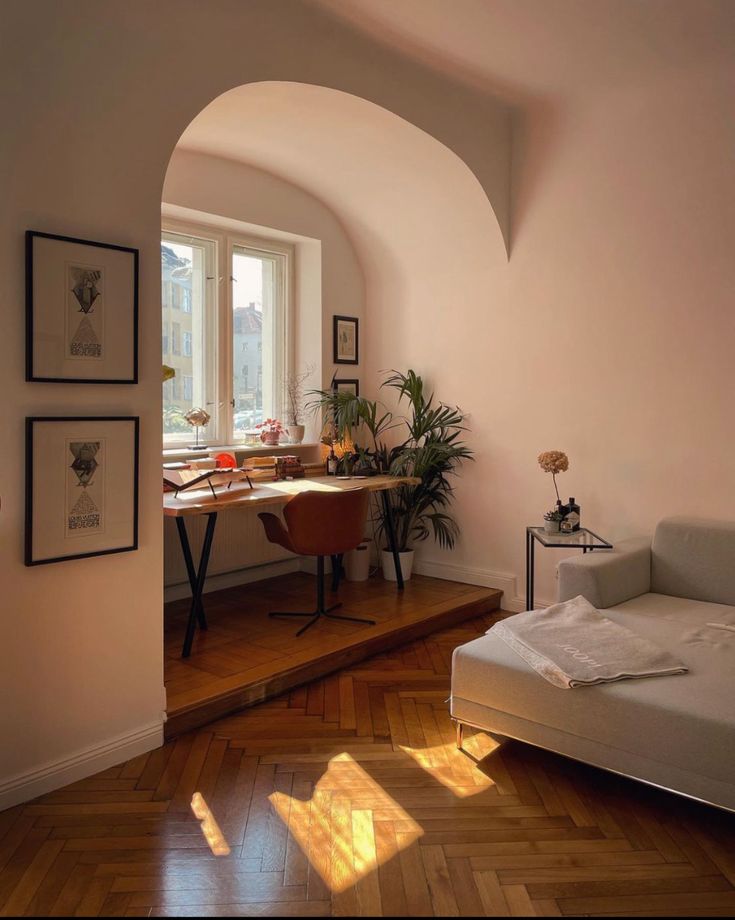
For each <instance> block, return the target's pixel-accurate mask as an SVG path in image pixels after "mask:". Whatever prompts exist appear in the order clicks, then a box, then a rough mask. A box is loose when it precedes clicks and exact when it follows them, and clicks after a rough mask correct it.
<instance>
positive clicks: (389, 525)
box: [381, 489, 403, 591]
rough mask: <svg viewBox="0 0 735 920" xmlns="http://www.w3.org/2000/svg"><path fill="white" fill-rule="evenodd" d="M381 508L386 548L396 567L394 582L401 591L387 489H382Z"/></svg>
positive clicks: (401, 579)
mask: <svg viewBox="0 0 735 920" xmlns="http://www.w3.org/2000/svg"><path fill="white" fill-rule="evenodd" d="M381 494H382V496H383V510H384V511H385V530H386V536H387V537H388V549H389V550H390V551H391V552H392V553H393V565H394V566H395V567H396V583H397V585H398V590H399V591H403V572H402V571H401V557H400V555H399V553H398V545H397V544H396V528H395V524H394V523H393V506H392V505H391V502H390V495H389V492H388V489H383V491H382V493H381Z"/></svg>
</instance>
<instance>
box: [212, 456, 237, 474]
mask: <svg viewBox="0 0 735 920" xmlns="http://www.w3.org/2000/svg"><path fill="white" fill-rule="evenodd" d="M214 462H215V463H216V465H217V469H219V470H234V469H235V467H236V466H237V460H235V458H234V457H233V456H232V454H228V453H221V454H217V455H216V456H215V458H214Z"/></svg>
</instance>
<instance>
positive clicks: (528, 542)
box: [526, 527, 531, 610]
mask: <svg viewBox="0 0 735 920" xmlns="http://www.w3.org/2000/svg"><path fill="white" fill-rule="evenodd" d="M530 577H531V534H530V533H529V532H528V527H526V610H528V598H529V595H530V594H531V583H530Z"/></svg>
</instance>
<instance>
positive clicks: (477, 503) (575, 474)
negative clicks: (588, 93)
mask: <svg viewBox="0 0 735 920" xmlns="http://www.w3.org/2000/svg"><path fill="white" fill-rule="evenodd" d="M734 86H735V82H734V81H733V72H732V68H730V67H723V66H721V65H720V66H714V67H710V66H708V65H707V64H704V65H703V66H702V67H700V68H699V69H697V70H694V71H693V70H692V69H689V70H688V71H687V72H684V73H681V74H679V75H671V74H667V75H666V78H665V79H661V78H659V75H657V74H656V73H653V74H651V75H650V77H649V79H648V80H647V82H646V83H645V84H643V83H641V82H638V83H637V84H636V85H633V86H629V87H626V88H623V89H620V90H616V89H615V88H612V89H611V90H610V91H609V92H607V93H605V94H600V95H597V96H595V97H594V98H587V99H582V100H579V101H576V102H574V103H573V104H572V103H570V105H569V107H568V109H566V111H565V112H564V113H563V117H560V118H558V119H555V120H552V119H550V118H549V116H548V114H547V113H546V112H545V111H544V110H540V111H538V112H536V111H534V110H531V111H529V112H528V113H527V115H526V117H525V119H524V121H523V122H520V121H519V123H518V125H517V132H516V135H515V148H514V171H515V184H514V195H515V202H514V210H513V229H512V244H511V257H510V260H509V262H508V264H507V265H500V264H498V263H497V262H496V263H495V264H493V263H492V261H491V259H488V257H487V255H488V253H489V252H490V250H489V249H488V248H486V246H487V241H486V237H484V236H483V233H482V230H481V226H480V224H479V221H478V219H477V217H476V218H475V220H474V223H473V222H472V219H471V212H470V210H469V206H468V208H467V210H466V212H465V216H466V219H467V223H466V224H465V227H466V229H467V231H468V232H467V234H466V236H460V235H459V234H458V233H457V231H456V230H455V227H456V224H457V223H458V222H460V220H459V217H458V215H454V220H453V222H452V224H451V229H450V232H449V233H447V234H446V237H445V240H446V245H445V248H444V257H445V259H446V263H445V264H446V266H447V267H448V266H449V265H451V266H452V267H453V274H454V277H452V278H444V277H442V274H443V273H441V272H437V271H436V266H437V261H436V259H435V258H433V259H432V267H431V272H430V273H427V274H428V276H427V278H426V280H425V282H423V283H422V281H421V280H420V278H418V277H416V278H414V280H413V282H412V292H413V293H412V296H411V297H410V298H408V299H406V300H404V301H403V302H404V303H406V304H407V311H406V312H404V313H403V315H402V319H401V322H402V324H404V327H408V328H410V329H411V330H412V334H411V335H407V336H401V337H398V339H396V340H393V339H392V338H391V337H390V336H389V335H388V334H387V329H388V328H389V326H388V321H389V316H390V314H391V312H392V311H390V310H386V309H384V308H383V307H382V306H381V301H380V298H379V297H378V298H375V299H373V298H372V297H371V296H370V295H369V299H368V310H369V311H371V310H372V311H373V312H372V313H371V315H372V322H371V325H370V335H371V340H370V343H371V348H372V350H371V354H370V360H371V361H373V362H375V364H374V366H375V367H381V366H382V367H384V366H386V365H390V366H393V365H395V364H399V365H405V364H407V363H409V362H416V364H417V366H420V367H421V368H423V369H426V370H427V371H428V372H429V373H430V375H431V379H432V380H433V381H434V382H435V384H436V386H437V390H438V392H439V393H440V394H441V395H442V396H443V397H445V398H447V399H450V400H456V401H458V402H459V403H460V404H461V405H462V406H463V407H465V408H466V409H468V410H469V411H470V412H471V415H472V427H473V434H472V440H473V443H474V445H475V446H476V447H477V449H478V451H479V456H478V462H477V463H476V464H475V465H474V466H473V467H472V468H471V469H468V470H467V472H466V474H465V475H464V476H463V477H462V479H461V480H460V482H459V484H458V489H457V508H458V512H459V519H460V521H461V523H462V528H463V537H462V542H461V546H460V548H459V552H458V553H454V554H452V555H451V556H450V555H448V554H445V553H442V552H441V551H440V550H438V549H437V548H436V547H430V548H429V547H427V549H426V551H425V553H424V559H425V560H432V561H435V562H438V563H440V564H441V565H449V566H451V567H452V568H453V570H454V574H456V575H461V574H462V568H463V567H466V568H467V570H468V571H467V572H466V573H465V574H466V576H467V577H468V578H471V577H472V575H473V570H474V573H475V574H476V575H477V576H482V573H483V572H485V573H486V574H487V575H488V580H489V581H491V582H492V581H493V577H492V574H491V573H499V574H500V575H508V576H510V577H511V578H512V579H516V585H517V589H516V591H515V592H513V590H512V588H511V583H509V582H503V581H502V580H498V579H495V581H496V583H497V584H500V585H502V586H504V587H506V590H507V592H508V594H509V595H512V594H515V595H516V601H517V605H518V604H519V603H520V598H519V597H518V595H519V594H520V593H521V592H522V588H523V571H524V562H525V560H524V554H523V527H524V525H525V524H526V523H534V522H538V521H539V518H540V514H541V513H542V512H543V511H544V510H545V509H546V508H549V507H551V506H552V504H553V501H552V500H553V498H554V493H553V490H552V484H551V481H550V477H548V476H546V475H545V474H543V473H542V472H541V471H540V469H539V468H538V467H537V466H536V462H535V458H536V455H537V454H538V453H539V452H540V451H541V450H546V449H551V448H559V449H562V450H565V451H567V452H568V454H569V456H570V460H571V469H570V471H569V472H568V473H566V474H564V475H563V476H561V477H560V488H561V489H562V490H563V492H564V497H565V498H566V497H567V496H568V495H570V494H572V495H574V496H575V497H576V498H577V499H578V501H579V502H580V503H581V506H582V517H583V520H584V522H585V523H586V524H588V525H589V526H590V527H592V528H593V529H595V530H597V531H598V532H599V533H601V534H602V535H604V536H607V537H609V538H611V539H612V540H617V539H620V538H623V537H627V536H631V535H635V534H646V533H650V532H651V531H652V529H653V527H654V526H655V524H656V521H657V520H658V519H659V518H661V517H662V516H664V515H667V514H679V513H687V514H698V515H703V516H712V517H719V518H730V519H732V518H733V517H735V463H734V462H733V456H734V451H735V426H733V422H732V399H733V357H734V356H735V310H733V295H735V260H734V259H733V245H734V244H735V181H734V177H733V151H734V150H735V121H734V120H733V118H732V111H733V101H734V94H733V87H734ZM440 236H441V234H437V235H436V242H437V245H440V241H439V237H440ZM423 242H424V243H427V242H428V241H427V240H426V239H424V240H423ZM483 250H484V251H483ZM445 273H446V272H445ZM445 273H444V274H445ZM417 286H422V287H423V290H420V289H418V287H417ZM559 555H560V554H557V553H554V552H548V553H541V554H539V572H540V578H539V582H538V586H537V588H538V590H537V594H538V596H540V598H541V599H553V598H554V597H555V591H556V584H555V580H554V574H555V571H554V570H555V563H556V560H557V558H558V556H559ZM435 571H437V572H440V571H441V568H437V569H435ZM446 571H447V573H448V572H449V570H446Z"/></svg>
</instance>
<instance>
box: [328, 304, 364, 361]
mask: <svg viewBox="0 0 735 920" xmlns="http://www.w3.org/2000/svg"><path fill="white" fill-rule="evenodd" d="M343 324H345V325H350V326H352V327H353V335H354V343H355V348H354V355H353V353H352V352H350V354H351V355H353V356H352V357H349V356H348V357H345V356H344V355H343V356H342V357H340V325H343ZM332 350H333V358H334V363H335V364H359V363H360V321H359V319H358V318H357V317H356V316H337V315H335V316H334V317H333V318H332Z"/></svg>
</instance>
